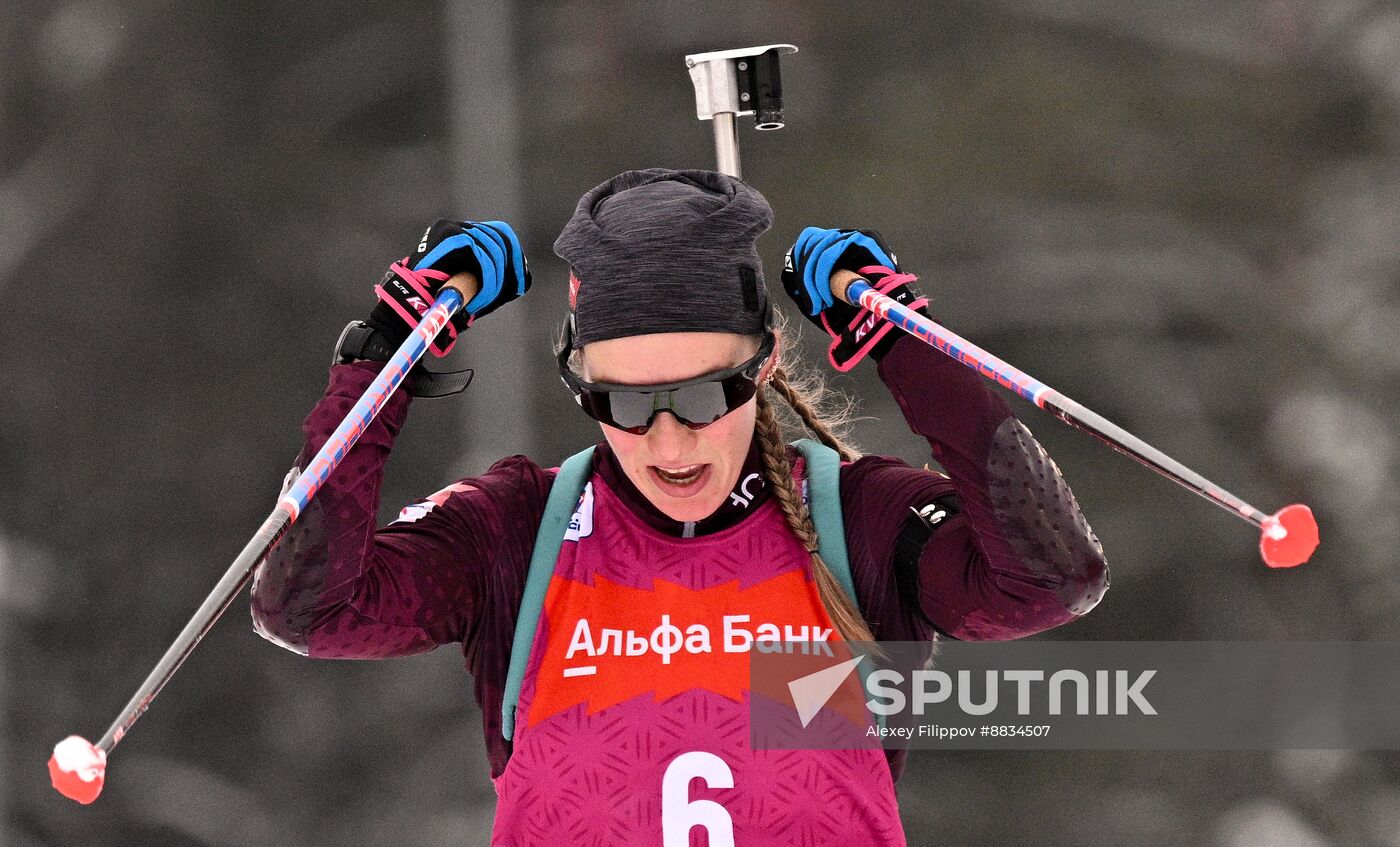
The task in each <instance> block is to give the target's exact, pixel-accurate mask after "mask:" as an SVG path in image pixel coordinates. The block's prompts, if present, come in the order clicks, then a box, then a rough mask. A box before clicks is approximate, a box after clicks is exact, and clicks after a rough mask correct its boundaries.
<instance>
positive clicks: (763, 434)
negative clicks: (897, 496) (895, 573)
mask: <svg viewBox="0 0 1400 847" xmlns="http://www.w3.org/2000/svg"><path fill="white" fill-rule="evenodd" d="M775 371H776V369H775ZM780 390H781V389H780ZM784 396H786V395H784ZM799 414H801V412H800V410H799ZM804 420H805V416H804ZM755 428H756V429H757V431H758V443H759V448H760V454H761V455H762V458H763V475H764V478H765V479H766V480H767V481H768V484H769V486H771V488H772V491H773V496H775V497H777V498H778V505H779V506H781V507H782V510H783V517H784V518H786V519H787V524H788V526H789V527H790V528H791V529H792V531H793V533H794V534H796V536H797V538H798V540H799V541H801V542H802V546H803V547H805V548H806V549H807V552H808V553H809V554H810V555H811V557H812V577H813V579H815V580H816V583H817V597H818V598H820V600H821V602H822V606H824V607H825V608H826V613H827V615H828V616H830V618H831V622H832V623H833V624H834V625H835V626H836V630H837V632H839V633H841V638H842V639H844V640H846V641H874V640H875V636H874V635H873V634H872V633H871V631H870V626H869V625H868V624H866V622H865V619H864V618H862V617H861V614H860V610H859V609H858V608H856V605H855V603H854V602H853V601H852V600H851V598H850V597H848V596H847V595H846V590H845V589H844V588H842V587H841V584H840V583H839V582H837V581H836V576H835V575H834V574H833V573H832V572H831V569H830V568H828V567H827V565H826V562H825V561H823V560H822V557H821V553H820V552H818V549H817V529H816V527H815V526H813V524H812V516H811V514H810V513H809V512H808V511H807V504H806V503H803V502H802V496H801V495H800V494H798V492H797V485H796V483H794V482H793V479H792V465H791V464H790V463H789V462H788V457H787V444H786V443H785V442H784V441H783V433H782V429H781V427H779V425H778V418H777V416H776V415H775V414H774V413H773V404H772V402H771V401H770V400H769V399H768V395H767V394H766V393H765V392H762V391H760V392H759V394H758V413H757V415H756V418H755ZM814 431H815V430H814ZM823 441H825V439H823ZM829 446H833V445H829Z"/></svg>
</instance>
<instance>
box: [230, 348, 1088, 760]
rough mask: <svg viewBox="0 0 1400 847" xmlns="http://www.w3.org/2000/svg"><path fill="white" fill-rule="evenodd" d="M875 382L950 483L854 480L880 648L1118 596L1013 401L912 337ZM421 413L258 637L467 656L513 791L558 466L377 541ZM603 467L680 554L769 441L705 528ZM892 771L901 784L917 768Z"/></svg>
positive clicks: (407, 520)
mask: <svg viewBox="0 0 1400 847" xmlns="http://www.w3.org/2000/svg"><path fill="white" fill-rule="evenodd" d="M381 367H382V365H381V364H379V363H374V362H356V363H352V364H347V365H337V366H335V367H333V368H332V369H331V374H330V384H329V387H328V388H327V391H326V394H325V396H324V397H323V398H322V400H321V401H320V402H319V403H318V404H317V405H316V407H315V408H314V409H313V410H312V412H311V414H310V415H309V416H308V417H307V419H306V421H305V423H304V425H303V432H304V434H305V437H306V444H305V447H304V449H303V451H302V453H301V456H300V457H299V459H298V462H297V464H298V466H302V465H304V463H305V462H306V461H308V460H309V458H310V457H311V456H313V455H314V454H315V452H316V451H317V450H318V449H319V448H320V447H321V445H322V444H323V443H324V441H325V440H326V438H327V437H328V436H329V434H330V433H331V432H332V431H333V430H334V429H335V427H336V425H337V424H338V423H339V422H340V420H341V419H342V418H343V417H344V415H345V414H346V413H347V412H348V411H349V409H350V407H351V406H352V405H353V404H354V402H355V401H356V400H357V399H358V398H359V396H360V394H361V393H362V392H363V391H364V389H365V388H366V387H367V386H368V384H369V383H370V381H371V380H372V379H373V378H374V376H375V374H376V373H377V372H378V370H379V369H380V368H381ZM878 372H879V375H880V378H881V379H882V380H883V381H884V383H885V385H886V386H887V387H888V388H889V389H890V391H891V392H892V393H893V395H894V397H895V400H896V401H897V402H898V404H899V406H900V409H901V410H902V411H903V413H904V416H905V419H906V420H907V422H908V424H909V426H910V427H911V429H912V430H913V431H914V432H916V433H918V434H920V435H922V436H924V437H925V438H926V439H927V440H928V442H929V445H930V448H931V450H932V456H933V458H934V459H935V460H936V461H937V462H938V463H939V464H940V465H941V466H942V467H943V468H944V469H945V470H946V472H947V476H944V475H942V474H939V473H936V472H933V471H930V470H927V469H924V468H917V467H911V466H910V465H908V464H906V463H905V462H903V461H900V460H899V459H895V458H891V457H887V456H876V455H869V456H864V457H862V458H860V459H858V460H856V461H855V462H853V463H851V464H848V465H846V466H845V467H843V469H842V471H841V477H840V485H841V491H840V496H841V504H842V509H843V513H844V521H845V528H846V543H847V546H848V549H849V555H850V565H851V573H852V577H853V580H854V583H855V587H856V594H857V598H858V600H859V602H860V606H861V609H862V610H863V612H864V615H865V617H866V619H867V621H868V622H869V624H870V627H871V630H872V632H873V633H874V635H875V637H876V638H877V639H879V640H885V641H920V640H928V639H931V638H933V637H935V635H942V636H943V637H950V638H955V639H963V640H1003V639H1012V638H1019V637H1022V636H1026V635H1031V634H1034V633H1037V632H1042V631H1044V630H1047V629H1050V628H1051V627H1055V626H1059V625H1061V624H1064V623H1066V622H1068V621H1071V620H1073V619H1075V618H1076V617H1078V616H1080V615H1082V614H1085V613H1086V612H1088V611H1089V610H1090V609H1092V608H1093V607H1094V605H1095V604H1097V603H1098V601H1099V599H1100V598H1101V597H1102V595H1103V593H1104V591H1105V590H1106V589H1107V587H1108V568H1107V564H1106V562H1105V561H1104V558H1103V553H1102V547H1101V545H1100V544H1099V542H1098V539H1097V538H1096V537H1095V536H1094V534H1093V532H1092V530H1091V529H1090V528H1089V526H1088V524H1087V522H1086V521H1085V519H1084V517H1083V515H1082V514H1081V513H1080V510H1079V507H1078V505H1077V503H1076V502H1075V499H1074V496H1073V494H1072V493H1071V492H1070V489H1069V487H1068V485H1067V484H1066V482H1065V480H1064V479H1063V477H1062V476H1061V474H1060V472H1059V470H1058V468H1057V467H1056V466H1055V464H1054V462H1053V461H1051V460H1050V458H1049V457H1048V456H1047V455H1046V453H1045V451H1044V449H1043V448H1041V446H1040V445H1039V444H1038V443H1037V442H1036V441H1035V439H1034V438H1032V436H1031V434H1030V432H1029V431H1028V430H1027V429H1026V427H1025V426H1024V425H1022V424H1021V422H1020V421H1019V420H1017V419H1016V418H1015V417H1014V416H1013V415H1012V413H1011V410H1010V408H1009V407H1008V406H1007V404H1006V402H1005V401H1004V400H1002V399H1001V398H1000V397H999V396H998V395H996V394H994V393H993V392H992V391H991V390H990V389H989V388H988V387H987V386H986V385H985V384H984V382H983V380H982V378H981V377H980V376H978V375H977V374H976V373H974V372H972V371H971V370H970V369H968V368H966V367H965V366H963V365H961V364H959V363H957V362H954V361H953V360H952V359H950V358H949V357H947V356H945V355H943V354H942V353H939V352H937V351H936V350H933V349H931V348H929V347H928V346H926V345H924V344H922V343H920V342H918V341H917V340H914V339H901V340H900V341H899V342H897V343H896V344H894V345H893V347H892V348H891V349H890V351H889V352H888V353H887V354H886V355H884V356H883V357H882V358H881V360H880V361H879V365H878ZM409 403H410V398H409V397H408V396H407V395H406V394H404V393H402V392H400V393H398V394H396V395H395V396H394V397H393V398H391V399H390V401H389V403H388V404H387V406H386V407H385V408H384V410H383V412H382V413H381V414H380V415H379V417H378V418H377V419H376V420H375V421H374V422H373V423H372V424H371V425H370V427H369V428H368V429H367V430H366V432H365V433H364V435H363V436H362V437H361V439H360V441H359V442H358V443H357V444H356V446H355V447H354V448H353V449H352V450H351V451H350V453H349V455H348V456H347V457H346V458H345V460H344V461H343V462H342V464H341V465H340V467H339V468H338V469H337V470H336V471H335V472H334V473H333V474H331V476H330V478H329V479H328V480H327V481H326V483H325V485H324V486H323V487H322V488H321V490H320V492H319V493H318V494H317V496H316V498H315V499H314V500H313V501H312V503H311V504H310V505H309V507H308V508H307V510H306V512H305V513H304V514H303V515H302V516H301V518H300V520H298V522H297V523H296V524H294V525H293V526H292V527H291V529H290V530H289V531H288V532H287V534H286V536H285V537H284V538H283V539H282V542H281V544H280V545H279V546H278V547H277V548H276V549H275V550H274V551H273V553H272V555H271V556H270V557H269V558H268V560H267V561H266V562H265V563H264V564H263V565H262V566H261V567H260V568H259V569H258V572H257V574H256V578H255V581H254V586H253V596H252V612H253V620H254V625H255V628H256V629H257V631H258V632H259V633H260V634H261V635H263V636H264V637H266V638H268V639H269V640H272V641H274V642H276V643H278V644H280V645H281V646H283V647H286V648H288V649H290V650H294V651H296V652H298V653H301V654H304V655H308V656H311V657H315V658H357V659H364V658H384V657H391V656H404V655H410V654H414V653H421V652H424V651H427V650H431V649H433V648H435V647H437V646H439V645H442V644H448V643H453V642H460V643H461V644H462V650H463V654H464V656H465V657H466V667H467V669H468V670H469V671H470V673H471V674H472V676H473V678H474V691H475V696H476V700H477V702H478V704H479V705H480V707H481V712H482V722H483V733H484V735H485V739H486V746H487V751H488V756H489V759H490V769H491V776H492V778H493V779H497V780H499V779H500V778H501V777H502V775H503V774H504V773H505V771H506V766H507V762H508V761H509V759H510V757H511V753H512V745H511V742H509V741H507V740H505V739H504V738H503V737H502V735H501V699H502V693H503V688H504V684H505V678H506V672H507V666H508V663H509V660H510V649H511V643H512V639H513V636H514V629H515V620H516V614H517V611H518V609H519V606H520V600H521V595H522V591H523V586H524V581H525V575H526V571H527V568H528V564H529V561H530V556H531V552H532V547H533V544H534V540H535V535H536V531H537V530H538V527H539V524H540V520H541V516H542V514H543V511H544V506H545V500H546V497H547V496H548V494H549V489H550V484H551V481H552V480H553V476H554V473H555V470H554V469H545V468H542V467H540V466H539V465H538V464H537V463H535V462H534V461H532V460H530V459H529V458H526V457H524V456H511V457H508V458H505V459H502V460H500V461H499V462H497V463H496V464H494V465H493V466H492V467H491V468H490V469H489V470H488V471H487V472H486V473H484V474H482V475H480V476H476V477H471V478H467V479H462V480H459V481H457V482H455V483H452V484H450V485H448V486H446V487H445V488H443V489H442V490H440V491H438V492H437V493H435V494H433V495H431V496H430V497H428V498H426V499H425V500H423V501H420V502H418V503H415V504H411V505H409V506H407V507H405V508H404V510H403V511H402V512H401V513H400V515H399V517H398V519H396V520H395V521H394V522H392V523H390V524H389V525H388V526H386V527H383V528H380V529H376V522H377V512H378V506H379V500H380V488H381V482H382V479H383V468H384V464H385V462H386V461H387V460H388V457H389V452H390V449H391V448H392V446H393V443H394V439H395V437H396V436H397V434H398V432H399V429H400V428H401V427H402V426H403V423H404V419H405V417H406V416H407V413H408V406H409ZM594 470H595V473H596V474H597V475H598V476H599V477H601V480H602V481H603V483H604V484H605V487H606V489H607V490H608V491H609V492H611V494H612V495H613V496H615V497H616V499H617V502H618V503H620V504H621V505H622V506H623V507H625V508H626V509H628V510H630V513H631V514H633V515H635V517H636V518H637V519H638V522H639V523H640V524H643V525H645V526H648V527H650V528H652V529H653V530H656V531H657V532H659V533H662V534H665V535H668V536H672V537H675V538H680V539H684V538H692V537H694V538H703V537H704V536H707V535H711V534H714V533H724V532H726V531H727V530H729V529H731V528H732V527H734V526H736V525H737V524H739V523H741V522H743V521H744V520H745V519H746V518H748V517H749V516H750V515H753V514H755V513H756V511H757V510H759V509H760V507H762V506H763V505H764V504H765V503H768V502H769V500H770V495H769V492H768V490H767V486H766V484H765V483H764V481H763V478H762V473H761V468H760V463H759V458H758V448H757V444H756V442H755V443H754V444H753V445H751V447H750V451H749V455H748V457H747V460H746V462H745V465H744V467H743V469H742V471H741V472H740V476H739V482H738V483H737V484H736V486H735V490H734V491H733V492H732V493H731V496H730V498H729V499H728V500H727V501H726V502H725V503H724V504H723V505H722V506H721V507H720V508H719V509H718V510H717V511H716V512H715V513H714V514H713V515H711V516H710V517H708V518H706V519H704V520H702V521H698V522H694V523H680V522H677V521H674V520H672V519H670V518H668V517H666V516H665V515H663V514H662V513H661V512H659V511H658V510H657V509H656V508H655V507H654V506H653V505H651V503H650V502H649V501H647V500H646V499H645V497H644V496H642V495H641V494H640V492H638V490H637V489H636V487H635V486H633V485H632V483H631V482H630V481H629V480H628V478H627V477H626V475H625V473H624V472H623V471H622V470H621V468H620V466H619V465H618V463H617V460H616V458H615V457H614V456H613V454H612V453H611V451H610V450H609V449H608V446H607V444H606V443H601V444H599V445H598V450H597V452H596V456H595V460H594ZM921 513H922V517H920V514H921ZM911 522H912V523H911ZM910 539H914V540H915V541H916V542H917V546H915V547H914V548H913V550H912V551H910V550H909V544H910ZM897 548H898V549H897ZM887 756H888V760H889V764H890V770H891V775H892V777H893V778H895V779H897V778H898V776H899V773H900V771H901V770H902V765H903V753H902V751H900V752H893V751H892V752H890V753H888V754H887Z"/></svg>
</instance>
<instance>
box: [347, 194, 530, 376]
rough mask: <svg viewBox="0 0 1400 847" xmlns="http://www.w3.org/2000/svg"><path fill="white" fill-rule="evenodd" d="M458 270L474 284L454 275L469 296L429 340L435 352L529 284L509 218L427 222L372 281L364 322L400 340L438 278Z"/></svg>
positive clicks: (418, 315)
mask: <svg viewBox="0 0 1400 847" xmlns="http://www.w3.org/2000/svg"><path fill="white" fill-rule="evenodd" d="M462 275H465V276H466V277H469V278H470V279H472V280H473V281H474V282H475V283H476V285H459V284H458V283H460V282H462V279H458V280H455V281H454V287H457V288H459V290H462V293H463V294H464V295H465V296H467V297H469V298H470V299H468V300H467V303H466V305H465V306H464V307H463V308H462V310H461V311H460V312H458V313H457V315H456V316H454V317H453V319H452V323H451V325H450V326H448V327H447V328H446V329H444V330H443V331H442V333H441V334H440V335H439V336H438V338H437V339H436V341H435V342H434V345H433V352H434V353H436V354H437V355H439V356H442V355H446V353H447V351H448V350H450V349H451V348H452V344H453V343H454V342H455V341H456V339H457V332H458V331H460V330H464V329H466V328H467V327H468V326H470V325H471V322H472V321H473V320H475V319H476V318H478V317H480V316H482V315H486V314H490V313H491V312H493V311H495V310H496V309H498V308H500V307H501V305H503V304H505V303H508V302H510V301H511V300H514V299H516V298H517V297H521V296H523V295H524V294H525V292H527V291H529V290H530V266H529V263H527V262H526V261H525V252H524V250H522V249H521V247H520V239H519V238H518V237H517V236H516V234H515V230H513V229H511V227H510V224H507V223H505V222H504V221H485V222H476V221H452V220H445V219H444V220H438V221H436V222H435V223H433V224H432V225H430V226H429V227H428V228H427V230H425V231H424V232H423V236H422V237H421V238H419V239H418V244H417V246H416V247H415V248H414V249H413V252H412V253H410V254H409V255H408V256H407V257H405V258H404V259H403V260H402V261H399V262H395V263H394V264H393V265H391V266H390V268H389V271H388V272H387V273H385V275H384V278H383V279H382V280H380V282H379V284H378V285H377V286H375V289H374V290H375V294H376V295H377V296H378V297H379V304H378V305H377V306H375V308H374V312H373V313H372V314H371V315H370V319H369V324H370V325H371V326H374V327H375V328H376V329H378V330H379V331H380V332H382V333H383V334H384V335H385V336H386V337H387V338H389V340H390V341H392V342H394V343H395V344H397V343H402V341H403V339H405V338H407V337H408V334H409V332H410V331H411V330H412V329H413V327H415V326H417V325H418V321H419V320H420V319H421V317H422V316H423V315H424V314H425V313H426V312H427V311H428V308H429V307H430V306H431V305H432V302H433V300H434V299H435V298H436V297H437V295H438V293H439V291H441V289H442V286H443V284H444V283H446V282H447V281H449V280H451V279H453V278H454V277H460V276H462Z"/></svg>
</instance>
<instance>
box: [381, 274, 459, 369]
mask: <svg viewBox="0 0 1400 847" xmlns="http://www.w3.org/2000/svg"><path fill="white" fill-rule="evenodd" d="M407 261H408V260H407V259H404V260H403V261H399V262H395V263H394V264H392V265H390V266H389V271H388V272H387V273H385V274H384V278H383V279H381V280H380V281H379V284H378V285H376V286H375V287H374V294H375V296H376V297H378V298H379V299H380V301H382V302H383V303H384V304H385V305H387V306H388V307H389V308H391V309H393V310H394V313H395V314H397V315H398V316H399V317H400V318H402V319H403V322H404V323H406V324H408V326H409V327H415V326H417V325H418V322H419V321H421V320H422V319H423V316H424V315H426V314H427V313H428V309H429V308H431V306H432V303H433V299H434V298H433V292H432V289H433V286H434V285H435V284H436V285H439V286H440V285H442V283H444V282H446V281H447V280H448V278H449V277H448V275H447V274H446V273H444V272H442V271H435V270H422V271H415V270H410V269H409V267H408V265H406V264H404V263H405V262H407ZM468 325H470V322H468ZM443 336H446V337H447V341H446V343H443ZM456 343H457V327H456V326H454V325H453V323H452V322H451V321H449V322H448V324H447V326H446V327H444V328H443V330H442V332H440V333H438V336H437V338H435V339H433V343H432V344H430V345H428V351H429V352H431V353H432V354H433V355H434V356H437V357H439V358H441V357H443V356H446V355H447V354H448V352H449V351H450V350H451V349H452V345H454V344H456Z"/></svg>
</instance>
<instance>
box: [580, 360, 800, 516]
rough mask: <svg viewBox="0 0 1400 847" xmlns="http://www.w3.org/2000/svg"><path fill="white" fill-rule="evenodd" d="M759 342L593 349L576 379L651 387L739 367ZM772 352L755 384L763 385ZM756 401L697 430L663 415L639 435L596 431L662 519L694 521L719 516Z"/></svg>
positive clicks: (734, 478)
mask: <svg viewBox="0 0 1400 847" xmlns="http://www.w3.org/2000/svg"><path fill="white" fill-rule="evenodd" d="M758 344H759V340H758V339H757V338H754V337H751V336H744V335H736V334H733V333H726V332H667V333H655V334H652V335H634V336H631V337H628V338H613V339H609V340H607V341H595V342H593V343H592V344H587V345H585V346H584V348H583V374H582V375H583V378H584V379H586V380H589V381H590V382H611V383H618V384H622V385H659V384H664V383H671V382H680V381H682V380H687V379H693V378H695V377H697V376H702V375H704V374H707V373H714V372H715V371H722V370H725V369H727V368H732V367H735V366H736V365H740V364H743V363H744V362H745V361H747V360H748V359H750V358H751V357H752V356H753V355H754V354H755V353H756V352H758ZM776 360H777V351H776V350H775V351H774V354H773V356H770V357H769V361H768V364H766V365H765V366H764V368H763V372H762V374H761V375H760V378H766V377H767V375H768V371H769V370H770V369H771V367H772V364H773V362H775V361H776ZM756 402H757V401H756V400H752V399H751V400H749V402H747V403H745V404H744V405H743V406H740V407H739V408H737V409H735V410H734V411H732V412H730V413H729V414H727V415H725V416H724V417H722V418H720V419H719V420H717V421H715V422H714V423H712V424H710V425H709V426H707V427H704V428H703V429H691V428H689V427H687V426H686V425H685V424H683V423H681V422H680V421H678V420H676V417H675V416H674V415H672V414H671V413H670V412H661V413H659V414H657V416H656V419H655V420H653V421H652V424H651V428H650V429H648V430H647V431H646V433H645V434H643V435H633V434H631V433H629V432H625V431H623V430H620V429H617V428H615V427H611V426H608V425H607V424H600V426H602V428H603V437H605V438H606V439H607V440H608V444H609V445H610V446H611V447H612V450H613V453H615V454H616V455H617V460H618V462H619V463H620V464H621V465H622V469H623V470H624V471H625V472H626V473H627V477H628V478H629V479H631V480H632V484H633V485H635V486H637V489H638V490H639V491H641V492H642V494H643V495H645V496H646V498H647V499H648V500H650V501H651V503H652V505H654V506H656V507H657V508H658V509H660V510H661V511H662V512H663V513H665V514H666V515H667V516H668V517H670V518H672V519H673V520H677V521H698V520H702V519H704V518H707V517H709V516H710V515H711V514H712V513H713V512H714V511H715V509H717V508H719V506H720V504H722V503H723V502H724V500H725V498H726V497H728V496H729V492H730V491H731V490H732V489H733V488H734V484H735V483H736V482H738V480H739V471H740V469H741V468H742V467H743V464H744V457H745V456H747V455H748V451H749V442H750V441H751V440H752V439H753V428H754V415H755V413H756Z"/></svg>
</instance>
